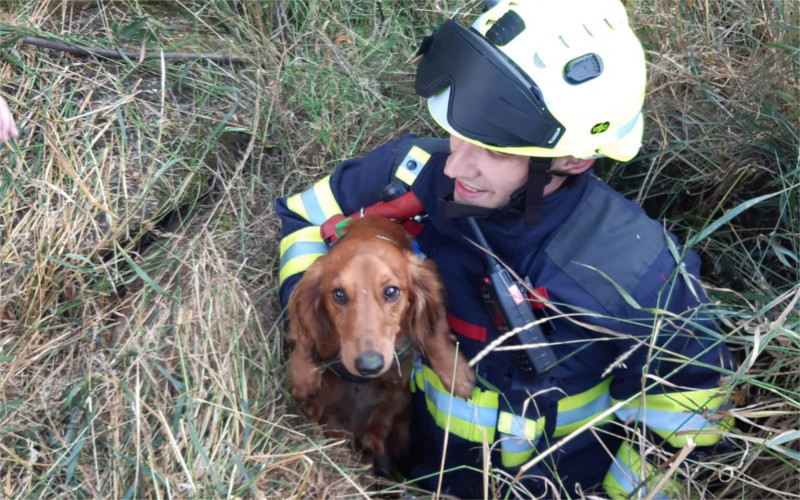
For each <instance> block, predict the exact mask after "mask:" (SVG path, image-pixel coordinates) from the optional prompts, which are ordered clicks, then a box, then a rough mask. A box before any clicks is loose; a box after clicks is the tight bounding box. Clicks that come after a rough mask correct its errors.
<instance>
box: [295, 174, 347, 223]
mask: <svg viewBox="0 0 800 500" xmlns="http://www.w3.org/2000/svg"><path fill="white" fill-rule="evenodd" d="M330 181H331V176H330V175H329V176H327V177H325V178H324V179H322V180H320V181H318V182H317V183H316V184H314V185H313V186H311V187H310V188H308V189H306V190H305V191H303V192H302V193H297V194H295V195H293V196H290V197H289V198H288V199H287V200H286V206H287V207H288V208H289V210H291V211H292V212H294V213H296V214H297V215H299V216H301V217H302V218H304V219H305V220H307V221H308V222H310V223H312V224H314V225H316V226H321V225H322V223H323V222H325V221H326V220H328V219H329V218H330V217H331V216H333V215H337V214H340V213H342V209H341V208H339V204H338V203H337V202H336V198H334V197H333V191H331V184H330Z"/></svg>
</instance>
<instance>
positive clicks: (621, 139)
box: [415, 0, 646, 161]
mask: <svg viewBox="0 0 800 500" xmlns="http://www.w3.org/2000/svg"><path fill="white" fill-rule="evenodd" d="M419 53H420V54H423V57H422V58H421V59H420V62H419V66H418V70H417V77H416V84H415V87H416V90H417V93H419V94H420V95H421V96H423V97H427V98H428V108H429V110H430V112H431V115H432V116H433V118H434V119H435V120H436V121H437V122H438V123H439V124H440V125H441V126H442V127H444V128H445V129H446V130H447V131H448V132H450V133H451V134H454V135H456V136H457V137H460V138H461V139H463V140H466V141H468V142H471V143H473V144H476V145H478V146H482V147H486V148H489V149H493V150H496V151H500V152H503V153H510V154H516V155H522V156H534V157H546V158H553V157H559V156H570V155H571V156H575V157H577V158H593V157H598V156H608V157H610V158H614V159H616V160H620V161H627V160H630V159H632V158H633V157H634V156H636V153H637V152H638V151H639V146H640V144H641V139H642V131H643V119H642V114H641V110H642V103H643V101H644V93H645V80H646V74H645V58H644V52H643V50H642V46H641V44H640V43H639V40H638V39H637V38H636V35H635V34H634V33H633V31H632V30H631V28H630V26H629V25H628V17H627V15H626V13H625V8H624V6H623V5H622V3H621V2H620V0H501V1H500V2H498V3H497V4H496V5H495V6H494V7H492V8H490V9H489V10H487V11H486V12H484V13H483V14H482V15H481V16H479V17H478V19H477V20H476V21H475V22H474V23H473V25H472V29H467V28H464V27H462V26H461V25H460V24H458V23H457V22H456V21H454V20H448V21H445V23H444V24H442V26H441V27H440V28H439V29H438V30H437V31H435V32H434V33H433V34H432V35H431V36H429V37H426V39H425V41H424V42H423V44H422V47H421V48H420V50H419Z"/></svg>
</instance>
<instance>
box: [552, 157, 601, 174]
mask: <svg viewBox="0 0 800 500" xmlns="http://www.w3.org/2000/svg"><path fill="white" fill-rule="evenodd" d="M593 164H594V158H589V159H584V158H575V157H574V156H560V157H558V158H553V162H552V163H551V164H550V170H552V171H554V172H558V173H561V174H565V175H579V174H582V173H584V172H586V171H587V170H589V167H591V166H592V165H593Z"/></svg>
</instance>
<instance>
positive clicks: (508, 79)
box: [414, 19, 564, 149]
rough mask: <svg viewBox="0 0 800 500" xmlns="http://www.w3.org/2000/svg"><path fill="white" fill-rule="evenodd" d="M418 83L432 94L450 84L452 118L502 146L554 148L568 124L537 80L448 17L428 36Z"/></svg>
mask: <svg viewBox="0 0 800 500" xmlns="http://www.w3.org/2000/svg"><path fill="white" fill-rule="evenodd" d="M418 53H419V54H422V58H421V59H420V61H419V65H418V66H417V76H416V81H415V84H414V88H415V90H416V92H417V94H419V95H420V96H422V97H425V98H429V97H431V96H433V95H434V94H436V93H438V92H441V91H443V90H444V89H446V88H447V87H450V101H449V103H448V106H447V121H448V124H449V125H450V126H451V127H452V128H453V130H455V131H456V132H458V133H459V134H461V135H463V136H464V137H466V138H468V139H471V140H474V141H477V142H480V143H483V144H486V145H490V146H497V147H530V146H534V147H540V148H545V149H550V148H553V147H554V146H555V145H556V144H557V143H558V140H559V139H560V138H561V136H562V135H563V133H564V126H563V125H561V123H560V122H559V121H558V120H556V118H555V117H554V116H553V115H552V114H551V113H550V111H549V110H548V109H547V106H545V105H544V100H543V99H542V97H541V92H540V91H539V89H538V87H537V86H536V84H535V83H534V82H533V81H532V80H531V79H530V78H529V77H528V76H527V75H526V74H525V73H523V72H522V71H521V70H519V68H517V66H516V65H515V64H514V63H513V61H511V60H510V59H508V58H507V57H506V56H505V55H504V54H503V53H502V52H500V51H499V50H497V49H496V48H495V47H494V46H493V45H492V44H490V43H489V42H488V41H487V40H486V39H484V38H483V37H482V36H481V35H480V34H478V33H477V32H476V31H474V30H471V29H467V28H464V27H463V26H461V25H460V24H458V22H456V21H455V20H452V19H449V20H447V21H445V22H444V23H443V24H442V25H441V26H440V27H439V29H438V30H437V31H434V32H433V34H432V35H431V36H429V37H426V38H425V40H424V41H423V42H422V46H421V47H420V50H419V52H418Z"/></svg>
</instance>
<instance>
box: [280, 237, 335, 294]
mask: <svg viewBox="0 0 800 500" xmlns="http://www.w3.org/2000/svg"><path fill="white" fill-rule="evenodd" d="M327 248H328V247H327V246H326V245H325V242H323V241H322V236H321V235H320V234H319V227H318V226H308V227H304V228H303V229H300V230H298V231H295V232H293V233H292V234H290V235H289V236H287V237H285V238H283V239H282V240H281V245H280V254H281V264H280V266H281V267H280V275H279V283H280V284H283V281H284V280H285V279H286V278H288V277H289V276H292V275H293V274H297V273H301V272H303V271H305V270H306V269H308V267H309V266H310V265H311V264H313V263H314V261H315V260H317V259H318V258H319V257H320V256H322V255H324V254H325V252H326V250H327Z"/></svg>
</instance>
